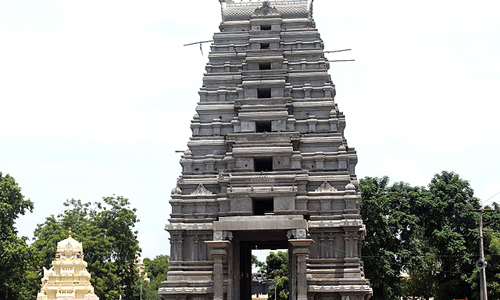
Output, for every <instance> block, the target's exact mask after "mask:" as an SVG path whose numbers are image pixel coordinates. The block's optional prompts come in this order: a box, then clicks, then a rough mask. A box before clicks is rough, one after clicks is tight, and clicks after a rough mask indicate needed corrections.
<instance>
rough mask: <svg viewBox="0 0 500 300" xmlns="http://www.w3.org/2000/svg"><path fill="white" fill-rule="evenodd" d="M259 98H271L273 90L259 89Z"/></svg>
mask: <svg viewBox="0 0 500 300" xmlns="http://www.w3.org/2000/svg"><path fill="white" fill-rule="evenodd" d="M257 98H259V99H261V98H271V88H258V89H257Z"/></svg>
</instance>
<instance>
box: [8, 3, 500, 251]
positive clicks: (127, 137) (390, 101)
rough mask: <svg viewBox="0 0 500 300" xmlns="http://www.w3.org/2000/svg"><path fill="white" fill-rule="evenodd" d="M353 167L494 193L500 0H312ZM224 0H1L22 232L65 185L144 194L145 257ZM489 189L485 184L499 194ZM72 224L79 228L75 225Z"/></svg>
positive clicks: (64, 193)
mask: <svg viewBox="0 0 500 300" xmlns="http://www.w3.org/2000/svg"><path fill="white" fill-rule="evenodd" d="M314 3H315V4H314V18H315V21H316V25H317V28H318V29H319V32H320V34H321V37H322V39H323V40H324V42H325V50H338V49H347V48H350V49H352V51H349V52H343V53H337V54H333V53H332V54H328V57H329V58H330V59H332V60H334V59H355V62H348V63H332V64H331V69H330V74H331V76H332V79H333V81H334V83H335V84H336V89H337V96H336V98H335V101H336V102H337V103H338V105H339V108H340V110H341V111H343V112H344V114H345V115H346V121H347V128H346V132H345V135H346V138H347V140H348V143H349V146H350V147H354V148H356V150H357V153H358V157H359V163H358V165H357V169H356V173H357V175H358V178H362V177H365V176H376V177H382V176H389V177H390V178H391V181H392V182H396V181H405V182H408V183H410V184H412V185H422V186H425V185H427V184H428V183H429V182H430V180H431V179H432V177H433V176H434V174H436V173H439V172H441V171H442V170H447V171H453V172H456V173H458V174H459V175H460V176H461V177H462V178H464V179H466V180H468V181H469V182H470V184H471V186H472V188H473V189H474V190H475V194H476V196H477V197H479V198H480V199H482V201H483V204H490V203H491V202H493V201H496V202H500V196H498V195H497V196H495V197H493V198H491V197H492V196H493V195H495V194H496V193H497V192H500V174H499V171H498V170H499V169H500V158H499V155H498V154H499V153H500V138H499V133H498V130H499V129H500V116H499V113H500V101H499V100H500V88H499V87H500V84H499V83H500V58H499V53H500V18H498V12H499V11H500V2H498V1H494V0H479V1H463V0H458V1H449V0H440V1H431V0H422V1H396V0H380V1H368V0H359V1H332V0H316V1H315V2H314ZM220 21H221V19H220V6H219V3H218V1H217V0H191V1H172V0H169V1H167V0H161V1H160V0H143V1H128V0H125V1H124V0H120V1H118V0H99V1H97V0H86V1H67V0H44V1H36V0H15V1H13V0H0V128H1V129H0V172H2V173H3V174H4V175H5V174H10V175H12V176H13V177H14V178H15V179H16V181H17V182H18V183H19V185H20V186H21V188H22V191H23V194H24V195H25V196H26V197H27V198H30V199H31V200H32V201H33V202H34V203H35V210H34V212H33V213H28V214H27V215H26V216H23V217H21V218H20V219H18V222H17V228H18V230H19V234H21V235H24V236H27V237H32V236H33V230H34V229H35V228H36V225H37V224H39V223H43V222H44V220H45V218H46V217H48V216H50V215H51V214H52V215H57V214H59V213H61V212H62V211H63V209H64V207H63V202H64V201H65V200H66V199H71V198H75V199H81V200H83V201H90V202H94V201H99V200H100V199H101V198H102V197H105V196H111V195H113V194H115V195H120V196H125V197H127V198H129V199H130V202H131V205H132V207H135V208H137V215H138V217H139V219H140V222H139V223H138V225H137V230H138V231H139V241H140V245H141V247H142V249H143V253H142V255H143V256H144V257H154V256H156V255H159V254H168V252H169V244H168V235H167V233H166V232H165V231H164V226H165V224H166V223H167V219H168V217H169V213H170V208H169V204H168V201H169V197H170V191H171V189H172V188H174V187H175V183H176V178H177V177H178V176H179V175H180V172H181V168H180V165H179V159H180V156H179V154H178V153H176V152H175V151H176V150H185V149H186V143H187V141H188V139H189V137H190V135H191V131H190V127H189V126H190V120H191V118H192V117H193V115H194V114H195V107H196V103H197V102H198V101H199V96H198V94H197V92H198V90H199V88H200V87H201V84H202V76H203V73H204V67H205V64H206V63H207V61H208V58H207V53H208V50H209V46H208V44H205V45H204V54H203V55H202V54H201V52H200V49H199V48H198V47H197V46H191V47H183V45H184V44H186V43H190V42H196V41H204V40H210V39H211V38H212V36H213V33H214V32H216V31H218V26H219V23H220ZM489 198H491V199H489ZM73 230H74V231H75V230H77V229H73Z"/></svg>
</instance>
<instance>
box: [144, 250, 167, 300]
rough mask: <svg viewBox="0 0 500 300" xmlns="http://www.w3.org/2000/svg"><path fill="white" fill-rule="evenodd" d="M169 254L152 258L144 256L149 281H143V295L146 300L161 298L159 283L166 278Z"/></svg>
mask: <svg viewBox="0 0 500 300" xmlns="http://www.w3.org/2000/svg"><path fill="white" fill-rule="evenodd" d="M169 259H170V258H169V256H168V255H158V256H156V257H155V258H154V259H150V258H144V267H145V270H146V273H147V274H148V278H149V279H150V282H144V296H143V299H147V300H161V299H162V298H161V296H160V295H159V294H158V289H159V288H160V287H161V283H162V282H163V281H165V280H167V272H168V270H169Z"/></svg>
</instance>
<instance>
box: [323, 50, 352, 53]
mask: <svg viewBox="0 0 500 300" xmlns="http://www.w3.org/2000/svg"><path fill="white" fill-rule="evenodd" d="M351 50H352V49H342V50H331V51H325V53H337V52H346V51H351Z"/></svg>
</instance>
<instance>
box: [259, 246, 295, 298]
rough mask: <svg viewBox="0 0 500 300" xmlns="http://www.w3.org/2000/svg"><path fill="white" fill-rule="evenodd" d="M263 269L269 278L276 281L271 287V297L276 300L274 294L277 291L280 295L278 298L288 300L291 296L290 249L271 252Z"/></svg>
mask: <svg viewBox="0 0 500 300" xmlns="http://www.w3.org/2000/svg"><path fill="white" fill-rule="evenodd" d="M262 270H263V272H264V273H265V274H266V275H267V278H268V279H271V280H273V281H274V284H273V285H272V286H271V287H270V288H269V299H271V300H276V299H275V298H274V295H275V293H276V294H277V296H278V299H277V300H287V299H288V296H289V286H288V272H289V271H288V270H289V259H288V251H278V252H276V253H275V252H271V253H269V255H268V256H267V257H266V263H265V265H264V266H263V268H262ZM275 291H276V292H275Z"/></svg>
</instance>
